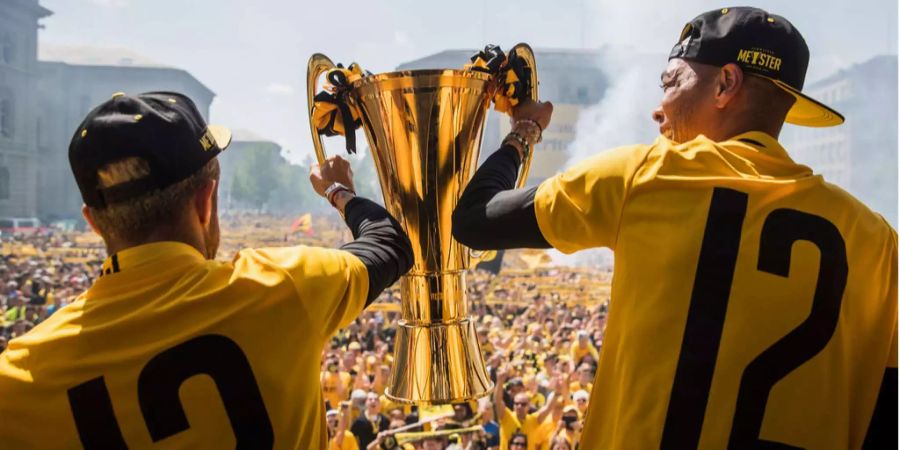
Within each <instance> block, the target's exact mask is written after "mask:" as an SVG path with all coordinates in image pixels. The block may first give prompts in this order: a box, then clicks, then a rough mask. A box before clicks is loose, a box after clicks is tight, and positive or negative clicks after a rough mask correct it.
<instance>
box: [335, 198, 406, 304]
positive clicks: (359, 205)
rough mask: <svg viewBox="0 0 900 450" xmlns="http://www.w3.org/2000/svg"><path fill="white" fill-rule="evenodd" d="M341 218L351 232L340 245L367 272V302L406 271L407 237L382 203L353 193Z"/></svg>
mask: <svg viewBox="0 0 900 450" xmlns="http://www.w3.org/2000/svg"><path fill="white" fill-rule="evenodd" d="M344 220H345V221H346V222H347V226H349V227H350V231H351V232H352V233H353V239H354V240H353V242H349V243H347V244H344V245H342V246H341V250H346V251H348V252H350V253H352V254H353V255H354V256H356V257H357V258H359V259H360V261H362V263H363V264H364V265H365V266H366V271H367V272H368V275H369V295H368V296H367V297H366V306H368V305H369V304H370V303H372V302H373V301H374V300H375V298H377V297H378V295H379V294H381V292H382V291H384V290H385V289H386V288H387V287H388V286H390V285H392V284H394V282H395V281H397V279H399V278H400V276H402V275H404V274H406V272H408V271H409V269H410V268H411V267H412V264H413V253H412V245H411V244H410V242H409V237H407V236H406V233H405V232H404V231H403V228H402V227H400V223H398V222H397V221H396V220H395V219H394V218H393V217H392V216H391V215H390V214H389V213H388V212H387V210H385V209H384V208H383V207H381V206H380V205H378V204H377V203H375V202H373V201H371V200H368V199H365V198H362V197H354V198H353V199H351V200H350V201H349V202H347V204H346V205H345V206H344Z"/></svg>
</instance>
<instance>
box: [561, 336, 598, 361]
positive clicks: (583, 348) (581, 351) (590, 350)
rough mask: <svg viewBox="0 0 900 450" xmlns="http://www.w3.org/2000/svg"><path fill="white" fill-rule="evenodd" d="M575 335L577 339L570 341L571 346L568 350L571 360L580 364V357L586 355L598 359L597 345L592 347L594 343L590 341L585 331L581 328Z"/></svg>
mask: <svg viewBox="0 0 900 450" xmlns="http://www.w3.org/2000/svg"><path fill="white" fill-rule="evenodd" d="M577 336H578V337H577V339H576V340H575V342H573V343H572V348H571V350H570V351H569V355H570V356H571V357H572V362H574V363H575V364H580V363H581V362H582V361H581V359H582V358H584V357H585V356H587V355H591V356H592V357H593V358H594V361H595V362H596V361H600V352H598V351H597V347H594V344H593V343H591V339H590V336H588V333H587V331H584V330H581V331H579V332H578V334H577Z"/></svg>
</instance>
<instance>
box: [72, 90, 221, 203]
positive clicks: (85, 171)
mask: <svg viewBox="0 0 900 450" xmlns="http://www.w3.org/2000/svg"><path fill="white" fill-rule="evenodd" d="M230 143H231V131H229V130H228V129H227V128H224V127H221V126H217V125H207V124H206V121H205V120H204V119H203V116H202V115H201V114H200V111H198V110H197V106H196V105H194V102H193V101H191V99H190V98H188V97H186V96H184V95H182V94H178V93H175V92H148V93H144V94H139V95H135V96H130V95H126V94H124V93H122V92H117V93H115V94H113V96H112V98H111V99H109V100H107V101H106V102H105V103H103V104H101V105H100V106H98V107H96V108H94V110H92V111H91V112H90V113H88V115H87V117H86V118H85V119H84V121H83V122H82V123H81V125H80V126H79V127H78V129H77V130H76V131H75V135H74V136H73V137H72V142H71V144H69V164H70V165H71V166H72V173H73V174H74V175H75V182H76V183H77V184H78V189H79V190H80V191H81V197H82V199H84V203H85V204H86V205H88V206H90V207H92V208H103V207H105V206H106V205H109V204H114V203H119V202H123V201H126V200H129V199H133V198H135V197H139V196H141V195H144V194H146V193H148V192H152V191H154V190H157V189H163V188H165V187H168V186H170V185H172V184H174V183H177V182H179V181H181V180H184V179H185V178H187V177H189V176H191V175H193V174H194V173H196V172H197V171H198V170H200V168H202V167H203V166H204V165H205V164H206V163H208V162H209V161H210V160H211V159H213V158H215V157H216V155H218V154H219V153H220V152H222V150H224V149H225V148H226V147H227V146H228V144H230ZM129 157H139V158H141V159H143V160H145V161H146V162H147V164H148V166H149V168H150V174H149V175H148V176H146V177H144V178H140V179H137V180H132V181H129V182H126V183H122V184H118V185H115V186H110V187H107V188H101V187H100V183H99V178H98V175H97V172H98V170H99V169H101V168H103V167H104V166H106V165H108V164H110V163H113V162H116V161H120V160H122V159H125V158H129Z"/></svg>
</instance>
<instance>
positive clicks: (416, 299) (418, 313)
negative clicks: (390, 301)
mask: <svg viewBox="0 0 900 450" xmlns="http://www.w3.org/2000/svg"><path fill="white" fill-rule="evenodd" d="M465 297H466V273H465V272H464V271H461V270H460V271H446V272H440V273H421V274H408V275H406V276H404V277H403V278H402V280H401V282H400V298H401V299H402V300H403V309H402V317H403V320H405V321H406V322H408V323H411V324H416V325H433V324H437V323H450V322H457V321H459V320H461V319H464V318H466V317H468V315H469V305H468V303H467V302H466V301H465Z"/></svg>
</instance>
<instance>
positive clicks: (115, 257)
mask: <svg viewBox="0 0 900 450" xmlns="http://www.w3.org/2000/svg"><path fill="white" fill-rule="evenodd" d="M119 270H120V269H119V254H118V253H113V255H112V271H113V273H119Z"/></svg>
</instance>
